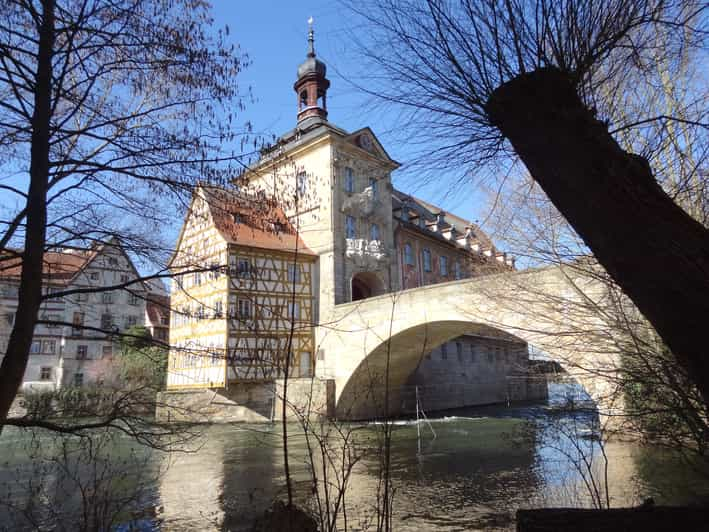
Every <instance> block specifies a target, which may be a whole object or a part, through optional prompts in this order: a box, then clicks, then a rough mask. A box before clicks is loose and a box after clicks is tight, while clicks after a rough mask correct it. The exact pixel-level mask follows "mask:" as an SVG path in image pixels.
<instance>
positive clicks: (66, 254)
mask: <svg viewBox="0 0 709 532" xmlns="http://www.w3.org/2000/svg"><path fill="white" fill-rule="evenodd" d="M12 262H13V261H12V259H11V258H10V259H8V260H7V261H6V262H5V263H6V264H8V267H6V268H4V269H3V271H2V274H1V275H0V297H1V298H2V299H0V304H1V305H2V320H3V325H4V327H3V329H2V330H0V343H1V344H2V345H1V346H0V349H1V352H2V353H3V356H4V353H5V350H6V347H7V341H8V337H9V333H10V331H11V328H12V324H13V323H14V316H15V310H16V308H17V297H18V287H19V278H20V273H21V263H20V261H19V260H18V261H17V265H15V266H13V265H12ZM139 277H140V276H139V274H138V272H137V271H136V269H135V267H134V265H133V263H132V262H131V260H130V258H129V257H128V256H127V255H126V253H125V251H124V250H123V248H122V247H121V245H120V243H119V242H118V241H117V240H116V239H111V240H109V241H108V242H105V243H103V244H98V245H96V246H95V247H93V248H92V249H70V248H62V249H57V250H53V251H49V252H46V253H45V255H44V272H43V279H42V285H43V293H44V294H45V299H44V301H43V302H42V306H41V309H40V313H39V321H40V322H39V323H38V324H37V326H36V327H35V331H34V336H33V339H32V346H31V350H30V357H29V363H28V365H27V369H26V370H25V376H24V382H23V389H25V390H26V389H59V388H62V387H65V386H83V385H89V384H102V383H106V382H109V381H112V380H114V379H115V378H116V376H117V375H116V364H115V357H116V355H117V347H118V346H117V343H116V336H115V333H117V332H120V331H123V330H125V329H127V328H129V327H132V326H134V325H143V322H144V316H145V299H146V293H147V292H146V289H145V286H144V284H143V283H142V282H139V281H137V282H136V279H138V278H139ZM111 287H116V288H115V289H112V288H111ZM65 293H66V295H63V294H65Z"/></svg>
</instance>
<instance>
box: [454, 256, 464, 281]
mask: <svg viewBox="0 0 709 532" xmlns="http://www.w3.org/2000/svg"><path fill="white" fill-rule="evenodd" d="M453 276H454V277H455V279H456V281H457V280H459V279H462V278H463V272H462V271H461V269H460V261H455V262H454V263H453Z"/></svg>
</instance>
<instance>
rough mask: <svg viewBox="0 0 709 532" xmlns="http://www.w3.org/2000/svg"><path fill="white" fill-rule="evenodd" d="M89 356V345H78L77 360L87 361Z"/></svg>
mask: <svg viewBox="0 0 709 532" xmlns="http://www.w3.org/2000/svg"><path fill="white" fill-rule="evenodd" d="M88 355H89V346H88V345H77V346H76V359H77V360H86V359H87V358H88Z"/></svg>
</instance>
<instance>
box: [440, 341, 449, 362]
mask: <svg viewBox="0 0 709 532" xmlns="http://www.w3.org/2000/svg"><path fill="white" fill-rule="evenodd" d="M441 360H448V345H447V344H442V345H441Z"/></svg>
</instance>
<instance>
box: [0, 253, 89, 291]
mask: <svg viewBox="0 0 709 532" xmlns="http://www.w3.org/2000/svg"><path fill="white" fill-rule="evenodd" d="M95 253H96V252H95V251H94V250H90V249H71V250H69V249H67V250H62V251H47V252H45V254H44V264H43V267H42V276H43V277H44V280H45V281H47V282H50V283H58V284H66V283H68V282H69V281H71V279H73V278H74V276H75V275H76V274H77V273H78V272H79V270H81V269H82V268H83V267H84V265H85V264H86V263H87V262H89V260H91V259H92V258H93V257H94V255H95ZM21 274H22V258H21V257H18V256H17V254H16V253H3V254H2V256H1V257H0V277H2V278H6V279H8V278H9V279H17V280H19V279H20V276H21Z"/></svg>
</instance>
